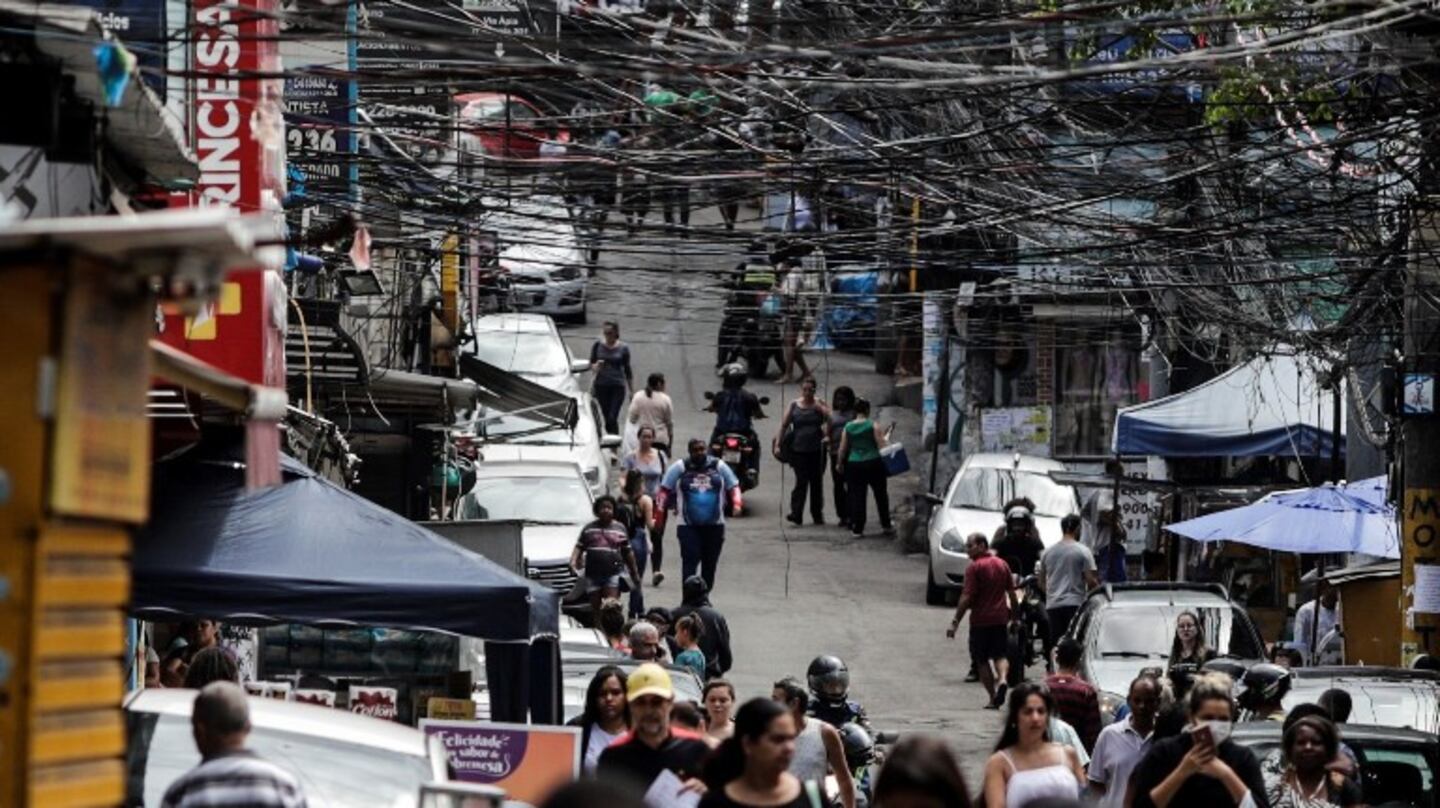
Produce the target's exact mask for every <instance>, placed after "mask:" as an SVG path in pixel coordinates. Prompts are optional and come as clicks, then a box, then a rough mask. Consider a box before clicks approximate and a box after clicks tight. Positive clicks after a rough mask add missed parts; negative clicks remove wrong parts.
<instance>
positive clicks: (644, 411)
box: [629, 373, 675, 454]
mask: <svg viewBox="0 0 1440 808" xmlns="http://www.w3.org/2000/svg"><path fill="white" fill-rule="evenodd" d="M629 420H630V423H632V424H635V426H636V427H637V430H638V429H644V428H645V427H647V426H648V427H650V428H651V429H653V430H655V447H656V448H658V449H659V450H660V451H662V452H665V453H666V454H669V453H670V441H671V440H673V439H674V435H675V407H674V404H673V403H672V402H671V401H670V396H669V395H668V394H667V393H666V392H665V374H663V373H651V374H650V376H649V378H647V379H645V389H644V390H640V391H637V392H636V393H635V395H634V396H633V397H632V398H631V399H630V416H629ZM636 436H637V437H638V436H639V433H638V431H637V433H636Z"/></svg>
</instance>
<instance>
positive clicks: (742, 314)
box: [715, 240, 777, 376]
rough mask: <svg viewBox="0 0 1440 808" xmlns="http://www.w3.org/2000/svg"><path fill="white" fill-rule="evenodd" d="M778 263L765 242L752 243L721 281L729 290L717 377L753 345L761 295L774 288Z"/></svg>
mask: <svg viewBox="0 0 1440 808" xmlns="http://www.w3.org/2000/svg"><path fill="white" fill-rule="evenodd" d="M776 278H777V275H776V273H775V264H774V262H773V261H771V260H770V250H769V247H767V246H766V244H765V242H763V241H759V240H756V241H753V242H751V243H750V250H749V253H748V254H747V255H746V256H745V260H743V261H741V262H740V263H739V264H737V265H736V266H735V269H734V270H733V271H731V272H730V273H729V274H728V275H727V277H725V278H724V280H723V281H722V285H723V286H724V287H725V289H726V294H725V306H724V307H723V309H722V310H721V314H720V335H719V337H717V338H716V341H715V342H716V346H717V348H718V350H717V353H716V357H715V374H716V375H717V376H720V375H724V371H725V367H726V365H729V364H730V363H732V362H734V361H736V360H738V359H740V358H741V357H743V356H744V355H745V350H746V348H747V347H749V346H750V344H751V343H753V342H754V339H755V334H754V333H753V332H754V330H755V328H756V326H757V325H758V321H759V314H760V303H761V298H760V294H761V293H766V292H768V291H769V290H770V289H772V288H773V287H774V286H775V283H776Z"/></svg>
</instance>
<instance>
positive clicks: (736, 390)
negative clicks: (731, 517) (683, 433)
mask: <svg viewBox="0 0 1440 808" xmlns="http://www.w3.org/2000/svg"><path fill="white" fill-rule="evenodd" d="M722 371H723V375H722V379H721V381H722V384H721V390H720V392H718V393H716V394H715V397H714V398H713V399H712V400H711V401H710V405H709V406H708V407H706V408H705V409H706V410H708V411H709V412H713V413H715V428H714V429H713V430H712V431H711V432H710V444H711V445H714V444H715V443H716V441H718V440H720V438H721V437H722V436H724V435H726V434H740V435H744V436H745V438H746V439H747V440H748V441H749V442H750V451H749V452H748V453H747V454H746V456H745V457H744V461H745V469H744V471H746V472H747V473H753V474H754V479H750V480H747V482H749V483H751V484H752V485H753V484H754V481H755V479H758V478H759V476H760V436H759V435H757V434H756V433H755V419H756V418H764V417H765V412H764V411H763V410H761V409H760V398H759V397H758V396H756V395H755V394H754V393H752V392H750V391H749V390H746V389H745V382H747V381H749V379H750V376H749V374H748V373H747V372H746V370H745V366H744V365H742V364H740V363H738V362H732V363H731V364H728V365H726V366H725V367H724V368H723V369H722Z"/></svg>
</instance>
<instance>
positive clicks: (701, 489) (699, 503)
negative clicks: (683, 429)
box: [655, 438, 743, 591]
mask: <svg viewBox="0 0 1440 808" xmlns="http://www.w3.org/2000/svg"><path fill="white" fill-rule="evenodd" d="M687 449H688V452H687V455H686V458H685V459H684V460H678V461H676V462H675V463H674V464H672V465H671V466H670V469H669V470H668V471H666V472H665V477H664V478H663V479H662V480H661V481H660V495H659V497H658V498H657V502H656V504H657V506H658V507H657V515H656V517H655V520H656V522H657V523H658V525H659V528H658V529H660V530H662V531H663V529H664V526H665V513H666V511H669V510H674V511H676V512H677V513H678V514H679V517H680V525H679V527H677V528H676V529H675V535H676V538H678V539H679V540H680V571H681V574H682V577H684V578H689V577H690V576H691V575H694V574H695V571H696V570H697V569H698V570H700V574H701V576H703V577H704V578H705V588H706V590H707V591H714V589H715V570H716V568H717V567H718V566H719V565H720V551H721V550H722V549H723V548H724V547H725V512H726V510H727V508H728V509H729V510H730V511H732V512H735V513H738V512H740V511H741V510H742V509H743V500H742V499H741V497H740V480H739V478H737V477H736V476H735V472H734V471H732V470H731V468H730V467H729V466H727V465H725V462H724V461H722V460H720V459H719V458H716V457H711V456H710V453H709V451H708V447H707V446H706V445H705V441H703V440H699V439H696V438H692V439H691V440H690V444H689V446H688V447H687Z"/></svg>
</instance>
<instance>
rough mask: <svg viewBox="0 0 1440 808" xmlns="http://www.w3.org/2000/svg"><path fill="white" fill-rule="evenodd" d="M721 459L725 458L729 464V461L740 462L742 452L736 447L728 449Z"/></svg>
mask: <svg viewBox="0 0 1440 808" xmlns="http://www.w3.org/2000/svg"><path fill="white" fill-rule="evenodd" d="M720 459H722V460H724V461H725V462H726V463H727V464H728V463H739V462H740V452H739V451H738V450H736V449H726V450H725V452H724V454H723V455H721V458H720Z"/></svg>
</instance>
